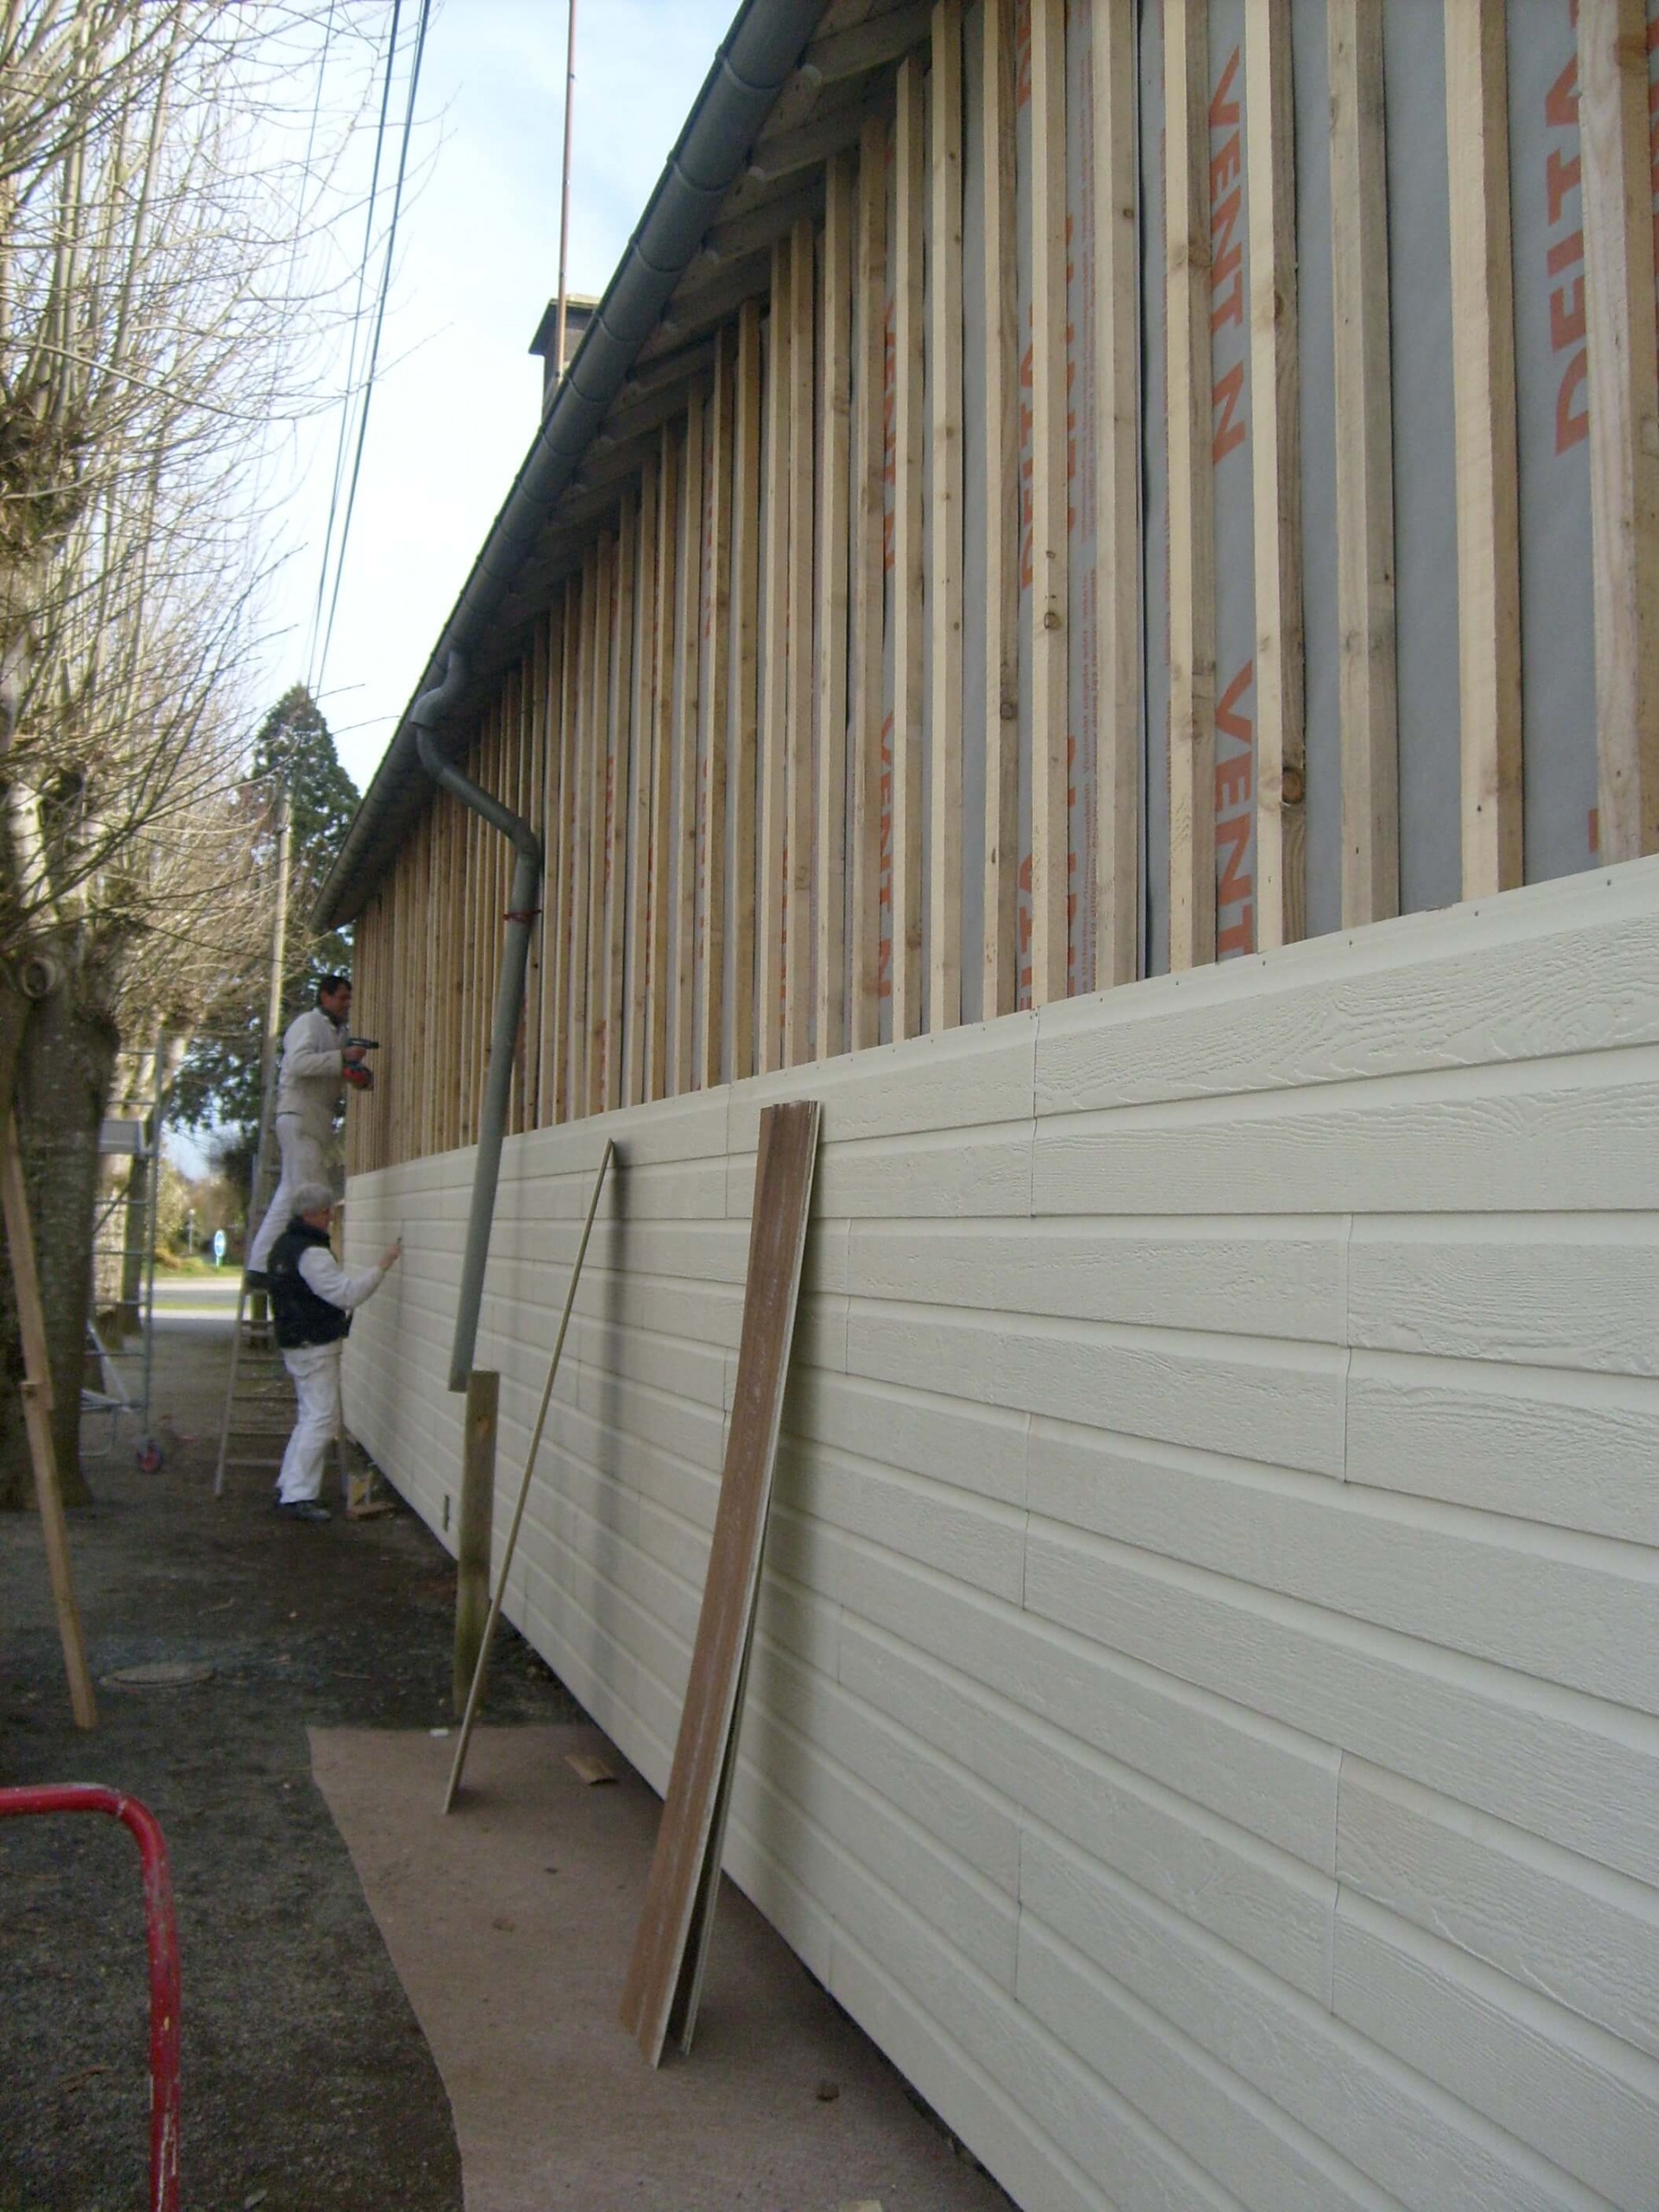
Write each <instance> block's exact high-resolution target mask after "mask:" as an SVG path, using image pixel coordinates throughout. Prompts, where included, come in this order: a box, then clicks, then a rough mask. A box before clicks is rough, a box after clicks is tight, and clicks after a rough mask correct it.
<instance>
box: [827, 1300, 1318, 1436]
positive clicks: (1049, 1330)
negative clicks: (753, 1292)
mask: <svg viewBox="0 0 1659 2212" xmlns="http://www.w3.org/2000/svg"><path fill="white" fill-rule="evenodd" d="M847 1363H848V1369H849V1372H850V1373H852V1374H854V1375H858V1376H866V1377H868V1378H869V1379H870V1380H872V1381H874V1382H885V1383H909V1384H914V1385H916V1386H918V1388H921V1389H930V1390H935V1391H941V1392H944V1393H947V1394H950V1395H956V1396H958V1397H961V1398H963V1399H967V1400H969V1401H970V1402H971V1401H972V1400H975V1399H978V1400H980V1401H981V1402H983V1403H985V1404H988V1405H994V1406H1001V1407H1003V1408H1008V1409H1009V1410H1013V1411H1018V1412H1026V1413H1036V1412H1039V1411H1042V1412H1048V1413H1052V1414H1059V1415H1064V1416H1065V1417H1066V1418H1067V1419H1069V1420H1072V1421H1084V1422H1088V1423H1090V1424H1092V1425H1094V1426H1096V1427H1101V1428H1105V1429H1111V1430H1114V1431H1116V1432H1119V1433H1124V1434H1128V1435H1131V1436H1138V1435H1150V1436H1156V1437H1161V1438H1163V1439H1165V1440H1166V1441H1168V1442H1171V1443H1181V1444H1191V1445H1194V1446H1199V1447H1200V1448H1203V1449H1206V1450H1212V1451H1233V1452H1239V1453H1241V1454H1244V1455H1247V1456H1249V1457H1250V1458H1254V1459H1268V1460H1278V1461H1281V1462H1283V1463H1285V1464H1287V1465H1292V1466H1298V1467H1305V1468H1308V1469H1310V1470H1312V1471H1314V1472H1316V1473H1319V1474H1327V1475H1338V1476H1339V1475H1340V1474H1341V1472H1342V1459H1343V1377H1344V1370H1345V1366H1346V1360H1345V1357H1344V1354H1343V1353H1342V1352H1340V1351H1338V1350H1337V1349H1336V1348H1335V1347H1334V1346H1328V1345H1324V1344H1286V1343H1281V1342H1274V1341H1272V1340H1268V1339H1262V1338H1245V1337H1236V1336H1224V1335H1219V1334H1211V1333H1205V1332H1199V1331H1196V1330H1183V1329H1159V1328H1147V1327H1124V1326H1122V1325H1115V1324H1113V1323H1109V1322H1086V1321H1082V1322H1080V1321H1049V1320H1046V1319H1033V1318H1032V1317H1030V1316H1028V1315H1025V1314H1014V1313H1007V1314H992V1313H977V1312H944V1311H942V1310H941V1309H940V1308H939V1307H938V1306H899V1305H894V1304H891V1303H887V1302H885V1301H881V1302H878V1301H875V1300H862V1299H855V1300H853V1302H852V1306H851V1310H850V1312H849V1317H848V1330H847Z"/></svg>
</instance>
